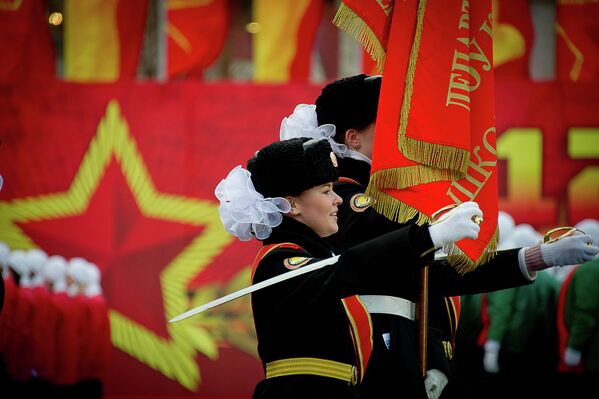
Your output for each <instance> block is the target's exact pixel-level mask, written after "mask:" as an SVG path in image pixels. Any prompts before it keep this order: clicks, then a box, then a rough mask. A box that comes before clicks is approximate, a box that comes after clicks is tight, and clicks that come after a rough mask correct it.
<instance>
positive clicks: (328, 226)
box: [290, 183, 343, 237]
mask: <svg viewBox="0 0 599 399" xmlns="http://www.w3.org/2000/svg"><path fill="white" fill-rule="evenodd" d="M290 202H291V204H292V209H291V212H290V215H291V216H292V217H294V218H295V219H296V220H298V221H300V222H302V223H303V224H305V225H307V226H308V227H310V228H311V229H312V230H314V231H315V232H316V234H318V236H319V237H328V236H330V235H332V234H335V233H336V232H337V231H338V230H339V226H338V225H337V210H338V206H339V205H340V204H341V202H343V200H342V199H341V197H340V196H338V195H337V194H336V193H335V192H334V191H333V183H327V184H323V185H320V186H316V187H312V188H310V189H308V190H306V191H304V192H302V193H301V194H300V195H297V196H294V197H291V201H290Z"/></svg>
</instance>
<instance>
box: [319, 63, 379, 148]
mask: <svg viewBox="0 0 599 399" xmlns="http://www.w3.org/2000/svg"><path fill="white" fill-rule="evenodd" d="M381 82H382V76H380V75H374V76H368V75H365V74H361V75H355V76H349V77H346V78H342V79H339V80H336V81H334V82H331V83H329V84H328V85H326V86H325V87H324V88H323V89H322V92H321V94H320V96H318V98H317V99H316V116H317V119H318V124H319V125H324V124H326V123H331V124H333V125H335V128H336V132H335V141H337V142H338V143H343V139H344V136H345V132H346V131H347V130H348V129H358V130H362V129H364V128H366V127H367V126H368V125H370V124H371V123H372V122H374V121H375V120H376V112H377V109H378V106H379V95H380V91H381Z"/></svg>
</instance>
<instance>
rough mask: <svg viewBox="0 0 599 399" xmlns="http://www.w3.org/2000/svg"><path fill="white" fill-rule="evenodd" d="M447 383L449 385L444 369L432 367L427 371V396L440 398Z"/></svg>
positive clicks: (425, 379)
mask: <svg viewBox="0 0 599 399" xmlns="http://www.w3.org/2000/svg"><path fill="white" fill-rule="evenodd" d="M445 385H447V377H446V376H445V374H443V372H442V371H440V370H437V369H431V370H428V371H427V372H426V377H425V378H424V388H425V389H426V396H428V399H438V398H439V396H441V393H442V392H443V389H444V388H445Z"/></svg>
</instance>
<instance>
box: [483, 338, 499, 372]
mask: <svg viewBox="0 0 599 399" xmlns="http://www.w3.org/2000/svg"><path fill="white" fill-rule="evenodd" d="M500 348H501V344H500V343H499V342H497V341H495V340H492V339H490V340H488V341H487V342H485V354H484V356H483V367H484V368H485V371H486V372H487V373H492V374H497V373H499V349H500Z"/></svg>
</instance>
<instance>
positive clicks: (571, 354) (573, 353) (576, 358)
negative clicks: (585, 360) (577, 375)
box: [564, 346, 582, 367]
mask: <svg viewBox="0 0 599 399" xmlns="http://www.w3.org/2000/svg"><path fill="white" fill-rule="evenodd" d="M581 359H582V353H580V351H577V350H576V349H574V348H570V347H569V346H568V347H567V348H566V350H565V351H564V363H566V366H570V367H576V366H578V365H579V364H580V360H581Z"/></svg>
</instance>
